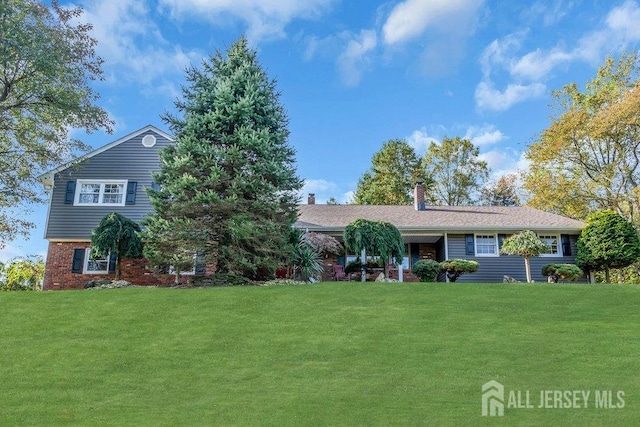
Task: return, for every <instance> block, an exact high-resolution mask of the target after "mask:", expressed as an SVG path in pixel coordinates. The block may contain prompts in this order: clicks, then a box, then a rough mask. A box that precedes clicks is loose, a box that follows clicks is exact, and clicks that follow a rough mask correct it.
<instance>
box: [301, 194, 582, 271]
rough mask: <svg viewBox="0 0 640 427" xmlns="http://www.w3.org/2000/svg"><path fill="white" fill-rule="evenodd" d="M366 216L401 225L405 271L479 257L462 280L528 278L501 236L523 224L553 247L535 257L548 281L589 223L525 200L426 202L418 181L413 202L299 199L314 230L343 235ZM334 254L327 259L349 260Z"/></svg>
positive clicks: (571, 257)
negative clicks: (550, 268)
mask: <svg viewBox="0 0 640 427" xmlns="http://www.w3.org/2000/svg"><path fill="white" fill-rule="evenodd" d="M359 218H363V219H368V220H377V221H385V222H389V223H391V224H393V225H395V226H396V228H398V230H399V231H400V234H401V235H402V239H403V240H404V243H405V258H404V260H403V273H404V274H403V276H404V278H405V280H406V279H409V280H411V279H414V280H415V278H412V277H411V267H412V266H413V264H414V263H416V262H417V261H418V260H420V259H434V260H436V261H443V260H445V259H453V258H463V259H470V260H475V261H478V263H479V264H480V268H479V269H478V271H477V272H475V273H472V274H467V275H463V276H461V277H460V279H459V281H468V282H494V283H495V282H502V280H503V278H504V276H505V275H507V276H511V277H513V278H515V279H517V280H521V281H526V277H525V270H524V261H523V259H522V258H521V257H520V256H514V255H501V254H500V247H501V245H502V241H503V240H504V239H505V238H507V237H508V236H510V235H512V234H515V233H517V232H519V231H522V230H532V231H534V232H536V233H537V234H538V236H539V237H540V238H541V239H542V240H544V241H546V242H547V243H548V244H549V246H550V247H551V252H550V253H549V254H546V255H543V256H540V257H535V258H533V259H532V260H531V271H532V276H533V280H535V281H545V282H546V281H547V278H546V277H543V276H542V274H541V269H542V267H543V266H544V265H546V264H550V263H574V262H575V255H576V243H577V240H578V236H579V235H580V230H581V229H582V228H583V227H584V226H585V224H584V223H582V222H580V221H576V220H573V219H570V218H566V217H563V216H560V215H555V214H552V213H548V212H543V211H540V210H537V209H533V208H530V207H526V206H427V205H425V199H424V188H423V187H422V185H421V184H417V185H416V188H415V190H414V205H413V206H410V205H409V206H372V205H319V204H315V196H314V195H310V197H309V200H308V203H307V204H306V205H300V216H299V218H298V222H297V223H296V224H295V226H296V227H297V228H300V229H302V230H305V231H309V232H318V233H326V234H329V235H332V236H334V237H336V238H338V239H339V240H342V236H343V233H344V229H345V227H346V226H347V225H348V224H349V223H351V222H352V221H355V220H356V219H359ZM356 256H357V254H347V257H346V258H342V257H334V258H329V259H327V260H326V262H327V263H328V264H331V263H342V264H344V263H345V262H348V261H349V260H351V259H355V258H356Z"/></svg>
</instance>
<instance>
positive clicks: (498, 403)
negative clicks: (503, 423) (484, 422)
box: [482, 380, 504, 417]
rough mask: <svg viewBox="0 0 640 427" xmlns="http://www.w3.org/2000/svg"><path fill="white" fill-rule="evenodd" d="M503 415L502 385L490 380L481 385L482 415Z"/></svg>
mask: <svg viewBox="0 0 640 427" xmlns="http://www.w3.org/2000/svg"><path fill="white" fill-rule="evenodd" d="M503 415H504V386H503V385H502V384H500V383H499V382H498V381H495V380H492V381H489V382H488V383H484V384H483V385H482V416H483V417H501V416H503Z"/></svg>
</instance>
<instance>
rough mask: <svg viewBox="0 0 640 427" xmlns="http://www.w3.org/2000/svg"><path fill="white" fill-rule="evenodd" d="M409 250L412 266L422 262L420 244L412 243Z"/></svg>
mask: <svg viewBox="0 0 640 427" xmlns="http://www.w3.org/2000/svg"><path fill="white" fill-rule="evenodd" d="M409 249H410V250H411V266H414V265H415V264H416V262H418V261H420V244H418V243H411V245H410V246H409Z"/></svg>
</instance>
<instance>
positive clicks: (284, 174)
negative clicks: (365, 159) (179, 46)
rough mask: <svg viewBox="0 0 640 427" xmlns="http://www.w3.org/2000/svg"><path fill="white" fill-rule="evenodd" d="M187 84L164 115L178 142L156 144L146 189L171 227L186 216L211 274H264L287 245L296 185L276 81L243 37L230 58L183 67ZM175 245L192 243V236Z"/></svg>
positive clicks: (214, 58)
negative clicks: (150, 185) (157, 162)
mask: <svg viewBox="0 0 640 427" xmlns="http://www.w3.org/2000/svg"><path fill="white" fill-rule="evenodd" d="M187 82H188V84H187V86H186V87H184V88H183V94H182V98H181V99H180V100H178V101H176V104H175V105H176V107H177V110H178V112H179V115H172V114H166V115H165V116H164V120H165V121H166V122H167V123H168V125H169V127H170V129H171V131H172V132H173V134H174V135H175V139H176V144H175V145H173V146H170V147H167V148H165V149H163V150H162V151H161V152H160V159H161V169H160V171H159V172H158V173H156V174H154V179H155V182H156V183H157V184H158V185H159V187H160V189H159V190H151V191H149V198H150V200H151V203H152V205H153V207H154V209H155V214H154V216H155V217H157V218H160V219H162V220H163V221H166V222H167V224H168V226H169V227H171V224H173V223H174V222H175V223H178V222H179V223H180V224H181V225H184V224H188V225H189V227H191V228H192V230H191V232H193V233H197V234H198V241H197V242H195V241H192V242H193V245H194V246H195V245H196V244H201V245H202V248H201V249H199V250H200V251H201V252H202V254H203V257H204V260H205V261H207V262H209V263H212V264H215V266H216V271H217V272H220V273H233V274H240V275H244V276H248V277H256V276H263V275H268V274H270V273H271V272H273V271H275V269H276V267H277V266H278V264H279V262H280V261H281V259H282V258H283V252H284V251H287V250H289V249H288V248H289V247H290V245H289V244H288V240H289V234H290V229H291V227H292V225H293V223H294V222H295V221H296V219H297V203H298V200H299V196H298V191H299V190H300V188H301V187H302V181H301V180H300V179H299V178H298V177H297V176H296V170H295V151H294V149H293V148H292V147H291V146H289V144H288V136H289V131H288V129H287V126H288V119H287V116H286V113H285V110H284V108H283V106H282V105H281V104H280V94H279V93H278V92H277V90H276V84H275V81H274V80H272V79H270V78H269V77H268V76H267V75H266V73H265V72H264V71H263V70H262V68H261V66H260V64H259V62H258V59H257V57H256V52H255V51H253V50H251V49H249V48H248V47H247V40H246V39H244V38H241V39H240V40H238V41H237V42H235V43H233V44H232V45H231V47H230V48H229V49H228V50H227V52H226V56H223V55H222V54H221V53H219V52H218V53H217V54H216V55H215V56H211V57H209V58H207V59H205V60H204V61H203V63H202V67H201V68H200V69H197V68H190V69H188V70H187ZM182 232H185V233H187V232H189V230H187V229H184V230H182ZM147 238H148V239H149V240H150V241H153V240H157V239H165V238H170V236H169V235H168V234H166V233H160V234H158V235H155V236H154V235H153V234H149V235H148V236H147ZM176 243H177V244H180V245H182V248H181V249H183V250H191V251H195V250H196V249H195V248H193V247H189V241H188V239H184V240H183V239H178V241H177V242H176Z"/></svg>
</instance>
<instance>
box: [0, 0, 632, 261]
mask: <svg viewBox="0 0 640 427" xmlns="http://www.w3.org/2000/svg"><path fill="white" fill-rule="evenodd" d="M61 3H62V4H63V5H69V4H72V3H70V2H66V1H64V0H62V1H61ZM73 4H75V5H77V6H80V7H82V8H83V9H84V10H85V12H86V13H85V15H84V20H86V21H88V22H91V23H92V24H93V25H94V36H95V37H96V38H97V39H98V47H97V50H98V53H99V54H100V56H101V57H102V58H103V59H104V60H105V64H104V70H105V77H106V80H105V81H104V82H97V83H96V84H95V85H94V86H95V89H96V90H97V91H98V92H99V93H100V94H101V95H102V97H101V99H100V101H99V104H100V105H101V106H102V107H104V108H105V109H106V110H107V111H108V112H109V113H110V115H111V117H112V118H113V120H114V121H115V123H116V126H115V132H114V134H112V135H108V134H104V133H94V134H91V135H86V134H84V133H82V132H74V136H76V137H79V138H81V139H83V140H84V141H86V142H87V143H89V144H90V145H92V146H93V147H94V148H98V147H100V146H102V145H105V144H107V143H109V142H111V141H113V140H115V139H118V138H119V137H121V136H124V135H126V134H128V133H130V132H133V131H135V130H137V129H139V128H141V127H143V126H145V125H147V124H152V125H155V126H158V127H159V128H161V129H165V130H166V129H167V127H166V126H165V125H164V123H163V122H162V120H161V119H160V115H161V114H162V113H163V112H165V111H172V109H173V101H174V100H175V99H176V97H177V96H179V94H180V86H181V84H183V83H184V69H185V67H187V66H188V65H189V64H196V65H197V64H199V63H200V62H201V59H202V58H203V57H204V56H206V55H209V54H212V53H214V52H215V51H216V50H221V51H224V50H225V49H226V48H227V47H228V46H229V45H230V44H231V43H232V42H233V41H234V40H236V39H237V38H238V37H239V36H241V35H242V34H244V35H246V36H247V38H248V39H249V41H250V43H251V45H252V46H253V47H254V48H255V49H256V50H257V51H258V56H259V58H260V61H261V63H262V65H263V67H264V69H265V70H266V71H267V73H268V74H269V75H270V76H271V77H274V78H275V79H276V80H277V82H278V88H279V90H280V91H281V92H282V96H281V101H282V103H283V105H284V106H285V108H286V110H287V112H288V114H289V118H290V131H291V136H290V143H291V145H292V146H294V147H295V148H296V150H297V162H298V171H299V175H300V176H301V177H302V178H304V179H305V181H306V184H305V188H304V194H305V197H304V198H303V200H306V194H307V193H309V192H314V193H316V201H317V202H318V203H323V202H324V201H326V199H327V198H329V197H331V196H333V197H336V199H338V201H340V202H346V201H348V200H349V199H350V196H351V194H352V192H353V191H354V190H355V188H356V185H357V182H358V178H359V177H360V176H361V175H362V174H363V173H364V172H365V171H366V170H367V169H368V168H369V167H370V164H371V163H370V160H371V156H372V155H373V154H374V153H375V152H376V151H377V150H379V149H380V147H381V146H382V144H383V143H384V142H385V141H387V140H389V139H392V138H404V139H406V140H407V141H408V142H409V143H410V144H411V145H412V146H414V147H415V148H416V150H417V152H418V153H419V154H423V153H424V150H425V147H426V145H427V144H428V143H429V142H431V141H439V140H441V139H442V138H443V137H444V136H448V137H454V136H460V137H466V138H470V139H471V140H472V141H473V142H474V143H475V144H476V145H477V146H479V147H480V151H481V156H482V157H483V159H485V160H487V162H488V163H489V166H490V167H491V168H492V170H493V173H494V174H496V175H497V174H501V173H504V172H508V171H515V170H518V169H522V168H526V167H527V164H526V161H524V159H523V157H522V154H523V152H524V151H525V150H526V147H527V145H528V144H530V143H531V142H532V141H533V140H534V138H535V137H536V135H537V134H538V133H539V132H540V131H542V130H543V129H544V128H545V127H547V126H548V124H549V120H550V117H551V116H552V115H553V110H552V109H551V108H550V106H551V105H552V104H553V101H552V97H551V92H552V91H553V90H554V89H559V88H561V87H562V86H563V85H565V84H568V83H571V82H576V83H578V84H579V85H580V86H583V85H584V83H585V82H586V81H587V80H588V79H590V78H592V77H593V76H594V74H595V70H596V69H597V67H598V66H599V65H600V64H601V63H602V61H603V60H604V58H605V57H606V56H607V55H616V56H617V55H618V54H619V53H620V52H622V51H623V50H625V49H626V50H629V49H635V48H637V47H638V43H639V42H640V25H639V24H638V23H639V22H640V2H638V1H634V0H626V1H624V0H623V1H615V0H582V1H581V0H571V1H569V0H546V1H529V2H520V1H514V2H512V1H502V0H405V1H398V0H395V1H393V0H392V1H374V0H366V1H347V0H305V1H301V0H154V1H146V2H142V1H139V0H110V1H102V0H76V1H75V2H74V3H73ZM29 217H30V218H31V219H32V220H33V221H34V222H35V223H36V224H37V228H36V229H35V230H33V232H32V233H31V238H30V239H29V240H28V241H25V240H22V239H20V240H16V241H14V242H10V243H9V244H8V245H7V247H6V248H5V249H3V250H0V261H5V260H6V259H8V258H11V257H14V256H18V255H25V254H37V253H41V254H44V253H46V247H47V242H46V241H45V240H44V239H43V238H42V235H43V232H44V223H45V220H46V206H40V207H35V208H34V210H33V212H32V213H31V214H30V215H29Z"/></svg>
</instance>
